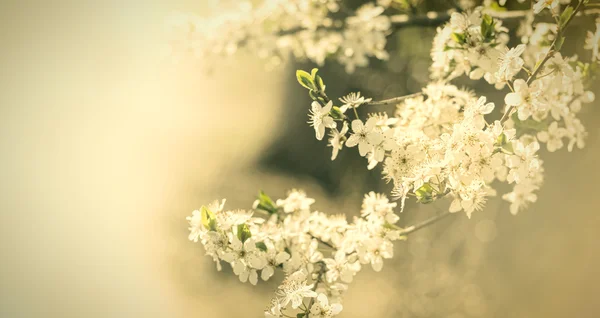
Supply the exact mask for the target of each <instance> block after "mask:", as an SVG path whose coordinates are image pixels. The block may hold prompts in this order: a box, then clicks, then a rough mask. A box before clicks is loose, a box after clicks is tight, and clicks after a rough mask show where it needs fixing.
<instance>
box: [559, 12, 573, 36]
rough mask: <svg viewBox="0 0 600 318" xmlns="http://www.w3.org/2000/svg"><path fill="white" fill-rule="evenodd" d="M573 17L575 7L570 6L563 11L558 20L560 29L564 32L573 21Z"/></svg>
mask: <svg viewBox="0 0 600 318" xmlns="http://www.w3.org/2000/svg"><path fill="white" fill-rule="evenodd" d="M572 15H573V7H571V6H569V7H567V8H566V9H565V11H563V12H562V13H561V15H560V19H559V20H558V27H559V29H560V30H564V28H565V26H566V25H567V21H569V19H571V16H572Z"/></svg>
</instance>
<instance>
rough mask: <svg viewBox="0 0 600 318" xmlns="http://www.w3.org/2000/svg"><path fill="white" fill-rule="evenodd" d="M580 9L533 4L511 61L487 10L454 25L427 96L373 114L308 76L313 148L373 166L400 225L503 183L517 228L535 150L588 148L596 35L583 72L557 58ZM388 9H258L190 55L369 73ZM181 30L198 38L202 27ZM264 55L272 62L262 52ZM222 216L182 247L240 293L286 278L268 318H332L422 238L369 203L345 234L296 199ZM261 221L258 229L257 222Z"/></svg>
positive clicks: (218, 209) (335, 221) (538, 172)
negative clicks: (491, 96) (397, 244)
mask: <svg viewBox="0 0 600 318" xmlns="http://www.w3.org/2000/svg"><path fill="white" fill-rule="evenodd" d="M463 2H464V1H463ZM488 2H489V1H488ZM504 2H505V1H502V2H501V3H500V4H501V5H503V4H504ZM586 2H587V0H580V1H578V2H577V6H575V7H573V6H568V5H567V6H565V5H566V2H565V1H562V0H537V1H536V2H535V4H534V5H533V8H532V11H531V13H530V14H527V15H525V16H524V19H525V21H527V22H526V23H525V24H524V25H521V27H520V28H519V31H518V36H520V38H521V42H522V43H521V44H518V45H516V46H514V47H509V46H507V44H508V43H509V35H508V29H507V28H505V27H503V26H502V21H501V20H498V19H496V18H493V17H492V16H490V15H488V14H486V13H485V11H484V10H483V9H482V8H475V9H474V10H472V11H471V12H469V13H453V14H452V15H451V18H450V21H449V22H448V23H446V24H445V25H444V26H442V27H440V28H438V29H437V35H436V36H435V38H434V41H433V47H432V50H431V57H432V66H431V68H430V70H431V79H432V82H431V83H429V84H428V85H427V86H426V87H425V88H423V89H422V92H421V93H419V94H413V95H409V96H407V97H400V98H394V99H391V100H386V101H375V102H374V101H372V99H371V98H366V97H364V96H361V94H360V93H359V92H355V93H351V94H349V95H347V96H345V97H342V98H340V99H339V101H340V102H341V103H342V104H341V105H340V106H336V103H335V102H334V100H331V99H330V98H329V97H328V96H327V94H326V93H325V87H326V86H325V83H324V81H323V79H322V78H321V77H320V76H319V75H318V74H317V73H318V70H317V69H313V70H312V72H311V73H308V72H304V71H298V72H297V73H296V76H297V79H298V81H299V83H300V84H301V85H302V86H303V87H304V88H306V89H308V90H309V96H310V97H311V98H312V100H313V102H312V104H311V107H310V110H309V114H308V116H309V121H308V123H309V124H310V125H311V126H312V127H313V128H314V131H315V136H316V138H317V139H318V140H322V139H323V138H325V136H326V135H328V136H329V138H328V139H327V140H328V145H329V146H330V147H331V148H332V157H331V159H332V160H335V159H336V157H337V156H338V155H339V153H340V151H341V150H343V149H344V147H348V148H352V147H356V148H357V149H358V153H359V154H360V156H362V157H366V159H367V168H368V169H373V168H374V167H376V166H377V165H379V164H380V163H381V165H380V166H382V173H383V179H385V180H386V181H388V182H390V183H391V184H393V191H392V195H394V196H396V197H398V198H400V199H401V201H400V207H398V208H399V210H400V211H402V209H403V207H404V203H405V200H406V199H408V198H411V197H414V198H416V200H417V202H420V203H424V204H426V203H431V202H433V201H436V200H440V199H443V198H448V199H449V200H448V206H449V207H448V212H446V214H447V213H454V212H459V211H464V212H465V214H466V215H467V216H468V217H471V214H472V213H473V212H475V211H480V210H482V209H483V207H484V205H485V203H486V201H487V200H488V198H489V197H490V196H495V195H496V192H497V191H496V190H495V189H494V186H495V184H496V183H498V182H506V183H508V184H511V185H512V186H513V187H512V191H511V192H508V193H504V194H503V195H502V198H503V199H504V200H506V201H508V202H510V212H511V213H512V214H517V213H518V212H519V211H520V210H522V209H524V208H526V207H527V206H528V205H529V204H531V203H534V202H536V201H537V195H536V193H535V192H536V191H537V190H539V188H540V186H541V185H542V182H543V172H544V169H543V162H542V160H541V159H540V157H539V150H540V148H541V146H542V145H545V147H546V149H547V150H548V151H549V152H554V151H557V150H559V149H561V148H563V147H565V146H566V148H567V149H568V151H572V150H573V149H574V147H575V146H577V147H578V148H582V147H583V146H584V140H585V137H586V131H585V128H584V126H583V125H582V122H581V120H580V119H579V118H578V114H579V113H580V110H581V109H582V104H583V103H589V102H592V101H593V100H594V94H593V93H592V92H591V91H588V90H587V87H589V86H590V83H591V80H592V79H593V78H594V77H595V76H596V74H597V73H598V69H599V67H598V66H599V65H600V57H599V53H598V46H599V45H600V23H598V24H597V25H596V30H595V32H591V31H590V32H589V33H588V34H587V39H586V44H585V48H586V49H588V50H590V51H591V53H590V56H591V58H590V60H591V61H590V62H583V61H580V60H578V57H575V56H574V57H563V56H562V55H561V53H560V49H561V47H562V45H563V43H564V42H565V38H564V31H565V29H566V27H567V26H568V25H569V23H570V21H571V20H572V18H573V17H574V16H575V15H576V13H577V12H578V10H580V9H582V7H583V6H584V5H585V3H586ZM390 3H391V2H390V1H385V0H379V1H377V2H376V3H368V4H366V5H363V6H362V7H360V8H359V9H358V10H357V11H356V13H355V14H351V15H350V16H347V17H345V18H344V19H343V20H340V19H334V18H331V15H330V13H331V12H335V11H337V10H339V9H340V6H339V3H338V2H337V1H336V0H311V1H296V0H286V1H284V0H272V1H265V4H264V7H261V8H262V9H260V10H254V11H252V14H247V15H244V17H241V18H240V17H236V18H235V19H228V20H223V21H222V22H221V23H218V26H219V28H221V27H223V26H226V27H228V28H229V30H230V31H231V36H228V37H223V36H222V34H223V31H220V33H219V36H218V37H217V36H214V35H213V33H211V32H208V33H206V34H204V33H203V34H202V36H200V37H196V35H192V37H194V38H195V39H196V41H197V44H200V43H202V44H203V45H193V47H191V49H193V50H194V51H195V52H197V53H199V54H201V55H204V54H212V53H223V52H225V53H232V52H233V51H235V50H236V49H237V48H238V47H239V46H241V44H244V45H245V46H246V47H250V48H255V49H257V50H258V51H257V52H258V55H259V56H265V57H268V56H271V57H273V56H282V52H283V51H286V50H289V51H292V52H293V53H294V55H295V56H297V57H305V58H309V59H311V60H312V61H314V62H316V63H317V64H322V63H323V62H324V60H325V57H326V56H330V55H333V56H335V57H336V58H337V60H338V61H340V62H341V63H342V64H344V65H345V67H346V70H347V71H348V72H352V71H353V70H354V68H355V67H356V66H365V65H367V64H368V59H367V57H370V56H375V57H377V58H379V59H386V58H387V53H386V51H385V43H386V35H387V32H388V31H389V29H390V19H389V17H387V16H384V15H382V14H383V12H384V11H385V8H387V6H389V5H390ZM546 11H549V12H550V15H551V16H553V17H554V18H555V21H556V23H537V24H535V25H534V24H533V22H534V20H535V15H534V13H535V14H538V13H544V12H546ZM261 12H262V13H261ZM265 12H269V14H264V13H265ZM261 19H262V20H261ZM257 20H258V21H262V22H263V23H258V24H257V23H255V22H256V21H257ZM186 23H187V22H186ZM181 25H185V28H186V29H187V30H191V31H192V32H199V30H200V28H199V27H200V25H197V24H191V25H188V24H185V23H184V24H181ZM181 25H180V26H181ZM210 25H212V24H210ZM207 40H208V41H207ZM213 41H214V42H215V43H212V42H213ZM257 41H265V43H259V44H260V45H259V44H257V43H258V42H257ZM267 42H268V43H271V45H272V46H271V48H272V49H267V50H266V51H264V50H265V48H267V47H268V45H266V43H267ZM207 43H208V45H204V44H207ZM206 50H210V51H211V52H209V53H207V51H206ZM462 75H467V76H468V77H469V78H471V79H475V80H477V79H481V78H483V79H485V81H486V82H487V83H489V84H492V85H493V87H494V88H496V89H497V90H499V91H501V93H502V95H503V97H504V98H503V99H501V100H500V101H499V102H500V103H502V104H503V107H502V106H501V107H498V106H497V105H499V104H498V101H496V103H494V102H493V101H491V100H488V98H487V97H486V96H477V95H476V94H475V93H473V92H471V91H469V90H466V89H459V88H458V87H456V86H455V85H452V84H451V83H450V81H451V80H453V79H455V78H457V77H459V76H462ZM383 104H396V105H395V108H394V110H395V111H394V112H393V114H392V115H389V114H387V113H370V114H368V116H367V118H361V117H360V116H359V112H358V110H357V109H358V108H361V111H362V110H363V109H364V108H368V107H370V106H372V105H383ZM352 117H354V118H352ZM224 202H225V201H224V200H223V201H221V202H215V203H213V204H211V205H209V206H208V207H202V209H201V210H198V211H194V212H193V214H192V216H190V217H188V221H189V224H190V228H189V229H190V235H189V239H190V240H192V241H200V242H201V243H202V244H203V245H204V246H205V249H206V253H207V255H209V256H211V257H212V258H213V260H214V261H215V262H216V263H217V268H218V269H219V270H221V265H220V264H221V261H225V262H227V263H229V264H230V265H231V267H232V269H233V272H234V273H235V274H236V275H237V276H238V277H239V279H240V281H242V282H247V281H249V282H250V283H251V284H257V283H258V280H259V275H260V278H262V279H263V280H268V279H270V278H271V277H272V276H273V275H274V273H275V271H276V270H277V269H281V270H282V271H283V272H284V273H285V275H286V278H285V279H284V281H283V282H282V284H281V285H280V286H279V288H278V289H277V291H276V293H275V297H274V298H273V299H272V301H271V304H270V306H269V307H268V308H267V309H266V310H265V316H266V317H305V318H308V317H332V316H335V315H337V314H338V313H339V312H340V311H341V310H342V305H341V304H340V302H341V299H342V296H343V294H344V292H345V291H346V290H347V288H348V284H349V283H351V282H352V280H353V278H354V276H355V275H356V274H357V272H358V271H360V270H361V268H362V267H363V266H365V265H370V266H371V267H372V269H373V270H375V271H380V270H382V267H383V260H384V259H389V258H392V257H393V255H394V250H393V242H394V241H397V240H401V239H404V238H405V236H406V235H407V234H408V233H410V232H411V231H412V230H409V229H411V228H412V229H416V228H418V227H417V226H413V227H408V228H405V229H403V228H400V227H398V226H396V225H395V224H396V223H397V222H398V220H399V217H398V215H396V214H395V213H394V209H395V208H397V205H398V204H397V203H395V202H390V201H389V200H388V198H387V197H386V196H385V195H382V194H376V193H373V192H371V193H369V194H367V195H365V198H364V200H363V204H362V208H361V213H360V217H355V218H354V220H353V221H352V222H348V221H347V219H346V217H345V216H343V215H327V214H325V213H322V212H318V211H314V210H313V209H312V205H313V204H314V202H315V201H314V200H313V199H311V198H309V197H307V196H306V194H305V193H304V192H302V191H298V190H292V191H290V192H289V193H288V196H287V197H286V198H284V199H279V200H275V201H274V200H272V199H271V198H269V197H268V196H267V195H265V194H264V193H262V192H261V193H260V195H259V198H258V200H256V202H255V203H254V205H253V209H252V210H249V211H244V210H234V211H226V210H224V207H223V206H224ZM259 213H261V214H262V215H263V216H264V218H261V217H255V215H258V214H259ZM424 223H426V224H430V223H428V222H424Z"/></svg>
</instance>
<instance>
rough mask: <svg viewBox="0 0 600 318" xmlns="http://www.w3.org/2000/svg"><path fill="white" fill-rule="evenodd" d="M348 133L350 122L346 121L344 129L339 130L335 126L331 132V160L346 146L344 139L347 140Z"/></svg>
mask: <svg viewBox="0 0 600 318" xmlns="http://www.w3.org/2000/svg"><path fill="white" fill-rule="evenodd" d="M346 133H348V124H347V123H346V122H344V123H343V124H342V130H340V131H338V130H337V129H336V128H333V129H332V130H331V132H330V133H329V136H330V137H329V146H331V160H335V158H337V155H338V153H339V152H340V150H342V148H343V146H344V141H345V140H346Z"/></svg>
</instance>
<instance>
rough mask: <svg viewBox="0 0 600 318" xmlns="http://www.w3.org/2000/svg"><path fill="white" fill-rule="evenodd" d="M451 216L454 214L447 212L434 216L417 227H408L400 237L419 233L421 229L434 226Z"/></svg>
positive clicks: (401, 232) (401, 231)
mask: <svg viewBox="0 0 600 318" xmlns="http://www.w3.org/2000/svg"><path fill="white" fill-rule="evenodd" d="M451 214H453V213H451V212H448V211H446V212H443V213H441V214H438V215H436V216H433V217H431V218H429V219H427V220H425V221H423V222H421V223H417V224H415V225H411V226H409V227H406V228H404V229H402V230H400V235H401V236H402V235H408V234H410V233H413V232H415V231H417V230H419V229H422V228H424V227H427V226H429V225H431V224H434V223H436V222H437V221H439V220H441V219H443V218H445V217H447V216H448V215H451Z"/></svg>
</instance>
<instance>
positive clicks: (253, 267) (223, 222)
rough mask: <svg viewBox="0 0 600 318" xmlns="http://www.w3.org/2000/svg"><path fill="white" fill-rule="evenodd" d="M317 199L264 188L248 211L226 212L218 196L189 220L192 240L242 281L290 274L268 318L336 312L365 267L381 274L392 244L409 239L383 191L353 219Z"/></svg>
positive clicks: (366, 201)
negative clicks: (277, 195)
mask: <svg viewBox="0 0 600 318" xmlns="http://www.w3.org/2000/svg"><path fill="white" fill-rule="evenodd" d="M314 202H315V200H314V199H311V198H309V197H307V196H306V194H305V193H304V192H302V191H299V190H292V191H290V192H289V193H288V196H287V197H286V198H285V199H279V200H276V201H273V200H272V199H271V198H270V197H269V196H267V195H266V194H264V193H261V194H260V195H259V199H258V200H257V201H256V202H255V203H254V206H253V210H250V211H245V210H233V211H228V210H225V209H224V204H225V200H223V201H220V202H219V201H216V202H214V203H212V204H210V205H208V206H204V207H202V209H200V210H197V211H194V212H193V213H192V216H190V217H188V218H187V219H188V221H189V225H190V227H189V230H190V235H189V239H190V240H192V241H195V242H197V241H200V242H201V243H202V244H203V245H204V247H205V249H206V254H207V255H209V256H211V257H212V258H213V260H214V261H215V262H216V263H217V269H219V270H221V265H220V263H221V261H225V262H227V263H229V264H230V265H231V267H232V268H233V272H234V273H235V274H236V275H237V276H238V277H239V279H240V281H242V282H247V281H249V282H250V283H251V284H254V285H256V284H257V282H258V280H259V272H260V278H261V279H262V280H265V281H266V280H269V279H270V278H271V277H272V276H273V274H274V272H275V270H282V271H283V272H284V273H286V275H287V276H286V278H285V280H284V281H283V282H282V284H281V285H280V286H279V288H278V289H277V291H276V293H275V297H274V298H273V300H272V302H271V305H270V306H269V308H267V309H266V313H265V315H266V317H283V316H285V315H290V314H291V313H294V317H295V316H296V314H305V315H310V317H332V316H334V315H336V314H338V313H339V312H340V311H341V309H342V305H341V304H340V301H341V296H342V295H343V294H344V292H345V291H346V289H347V287H348V284H349V283H351V282H352V280H353V277H354V276H355V275H356V273H357V272H358V271H360V270H361V268H362V266H364V265H370V266H371V267H372V268H373V270H375V271H380V270H381V269H382V267H383V260H384V259H388V258H392V257H393V255H394V250H393V242H394V241H396V240H400V239H403V238H404V236H402V235H401V234H402V231H401V230H402V229H401V228H399V227H397V226H396V225H395V223H396V222H397V221H398V220H399V217H398V215H396V214H394V211H393V210H394V208H395V207H396V205H397V204H396V203H394V202H390V201H389V200H388V199H387V197H386V196H385V195H382V194H376V193H374V192H371V193H369V194H367V195H365V198H364V200H363V204H362V209H361V217H355V218H354V220H353V222H351V223H349V222H348V221H347V220H346V217H345V216H344V215H327V214H325V213H322V212H318V211H315V210H312V208H311V205H312V204H313V203H314ZM257 214H261V215H262V216H263V217H262V218H261V217H256V215H257Z"/></svg>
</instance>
